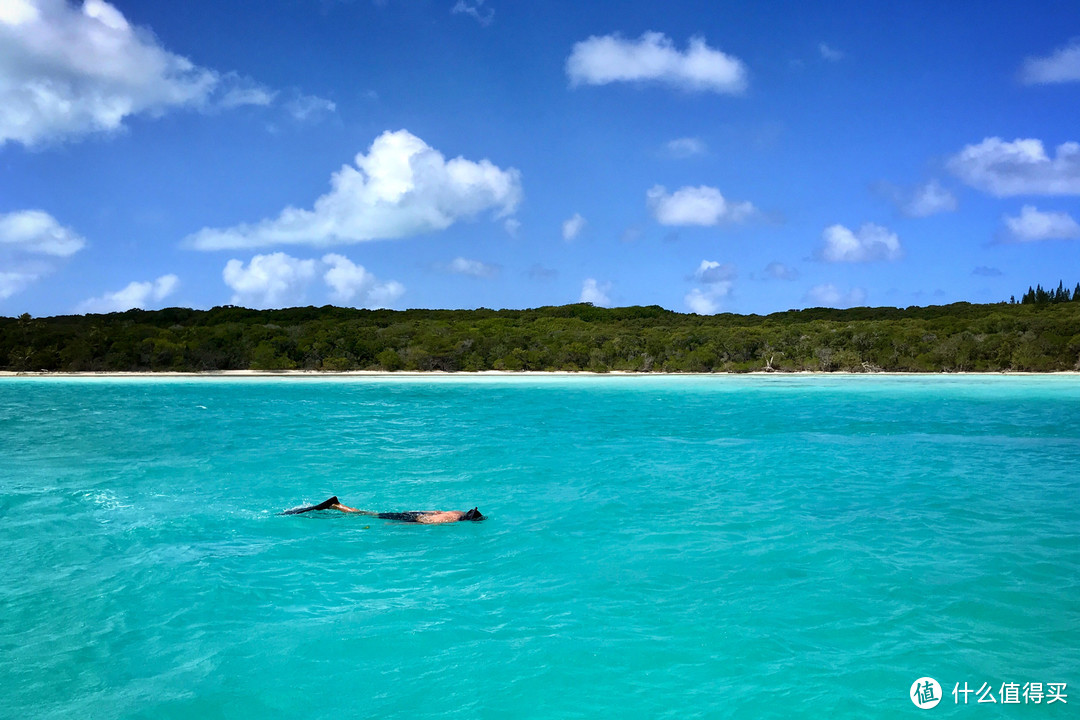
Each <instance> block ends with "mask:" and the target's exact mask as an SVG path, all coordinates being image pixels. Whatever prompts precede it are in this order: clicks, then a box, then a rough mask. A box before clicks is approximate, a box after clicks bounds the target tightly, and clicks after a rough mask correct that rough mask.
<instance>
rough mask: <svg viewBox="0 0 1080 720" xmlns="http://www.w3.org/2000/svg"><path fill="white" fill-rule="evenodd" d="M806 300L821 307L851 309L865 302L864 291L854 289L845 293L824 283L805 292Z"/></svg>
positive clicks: (857, 288)
mask: <svg viewBox="0 0 1080 720" xmlns="http://www.w3.org/2000/svg"><path fill="white" fill-rule="evenodd" d="M806 300H808V301H810V302H812V303H816V304H817V305H819V306H821V307H853V306H856V305H862V304H863V303H865V302H866V291H865V290H863V289H862V288H859V287H856V288H852V289H851V290H849V291H848V292H846V293H845V292H842V291H841V290H840V289H839V288H837V287H836V286H835V285H832V284H831V283H826V284H824V285H815V286H814V287H812V288H810V289H809V290H808V291H807V292H806Z"/></svg>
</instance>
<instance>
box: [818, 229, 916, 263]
mask: <svg viewBox="0 0 1080 720" xmlns="http://www.w3.org/2000/svg"><path fill="white" fill-rule="evenodd" d="M821 239H822V240H823V242H824V244H823V245H822V247H821V249H820V250H819V251H818V257H820V258H821V259H822V260H825V261H826V262H873V261H875V260H899V259H900V258H901V257H902V256H903V254H904V252H903V249H902V248H901V247H900V238H899V237H897V236H896V233H893V232H889V230H888V229H887V228H883V227H881V226H880V225H875V224H874V223H866V224H864V225H863V226H862V227H860V228H859V230H858V232H852V231H851V230H848V229H847V228H846V227H844V226H843V225H830V226H829V227H827V228H825V231H824V232H822V233H821Z"/></svg>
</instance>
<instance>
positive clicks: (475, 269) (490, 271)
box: [446, 257, 499, 278]
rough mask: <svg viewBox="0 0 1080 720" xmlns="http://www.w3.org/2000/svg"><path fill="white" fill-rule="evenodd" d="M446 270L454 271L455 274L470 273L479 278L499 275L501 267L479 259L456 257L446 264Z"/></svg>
mask: <svg viewBox="0 0 1080 720" xmlns="http://www.w3.org/2000/svg"><path fill="white" fill-rule="evenodd" d="M446 272H448V273H453V274H454V275H470V276H472V277H477V278H488V277H494V276H495V275H497V274H498V273H499V268H498V267H497V266H495V265H488V264H487V263H483V262H480V261H479V260H469V259H467V258H463V257H458V258H454V259H453V260H452V261H450V263H448V264H447V265H446Z"/></svg>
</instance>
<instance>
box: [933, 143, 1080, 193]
mask: <svg viewBox="0 0 1080 720" xmlns="http://www.w3.org/2000/svg"><path fill="white" fill-rule="evenodd" d="M948 168H949V170H950V171H951V172H952V173H953V174H954V175H956V176H957V177H958V178H960V179H961V180H963V181H964V182H965V183H967V184H968V185H971V186H972V187H975V188H978V189H979V190H983V191H985V192H988V193H990V194H991V195H996V196H997V197H1006V196H1010V195H1080V143H1075V142H1067V143H1063V144H1061V145H1059V146H1058V147H1057V154H1056V157H1054V158H1053V159H1051V158H1050V157H1049V156H1047V154H1046V151H1045V150H1044V149H1043V144H1042V141H1041V140H1034V139H1027V140H1021V139H1017V140H1014V141H1013V142H1005V141H1003V140H1002V139H1001V138H997V137H992V138H986V139H985V140H983V141H982V142H981V143H979V144H978V145H968V146H967V147H965V148H964V149H963V150H961V151H960V152H959V153H957V154H956V155H954V156H953V157H951V158H950V159H949V161H948Z"/></svg>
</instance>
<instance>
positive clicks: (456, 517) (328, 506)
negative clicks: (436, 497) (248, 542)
mask: <svg viewBox="0 0 1080 720" xmlns="http://www.w3.org/2000/svg"><path fill="white" fill-rule="evenodd" d="M312 510H340V511H341V512H345V513H356V514H358V515H370V516H371V517H377V518H379V519H380V520H397V521H398V522H407V523H420V524H421V525H440V524H442V523H452V522H463V521H465V520H471V521H474V522H476V521H480V520H484V519H485V518H484V516H483V515H481V514H480V511H479V510H478V509H477V508H473V509H472V510H468V511H466V512H461V511H460V510H419V511H417V510H413V511H410V512H396V513H377V512H371V511H370V510H359V509H357V508H354V507H349V506H348V505H342V504H341V503H340V502H338V499H337V495H335V496H334V497H332V498H329V499H328V500H323V501H322V502H321V503H319V504H318V505H308V506H307V507H299V508H293V509H292V510H286V511H285V512H283V513H281V514H282V515H299V514H300V513H306V512H311V511H312Z"/></svg>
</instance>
